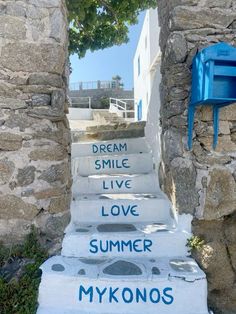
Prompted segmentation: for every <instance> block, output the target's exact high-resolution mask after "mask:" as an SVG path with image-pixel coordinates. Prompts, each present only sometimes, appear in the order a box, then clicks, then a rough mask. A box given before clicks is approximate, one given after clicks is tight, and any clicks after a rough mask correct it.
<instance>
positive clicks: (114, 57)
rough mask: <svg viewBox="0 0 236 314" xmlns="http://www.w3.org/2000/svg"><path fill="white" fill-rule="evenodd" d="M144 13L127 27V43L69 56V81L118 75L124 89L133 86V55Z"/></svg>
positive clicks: (102, 79) (108, 79) (107, 77)
mask: <svg viewBox="0 0 236 314" xmlns="http://www.w3.org/2000/svg"><path fill="white" fill-rule="evenodd" d="M144 15H145V13H144V12H142V13H141V14H140V17H139V23H138V24H137V25H134V26H131V27H130V29H129V37H130V41H129V43H128V44H124V45H121V46H114V47H112V48H108V49H104V50H99V51H96V52H93V53H92V52H90V51H89V52H87V54H86V56H85V58H83V59H79V58H78V57H77V55H73V56H71V59H70V60H71V65H72V68H73V72H72V74H71V77H70V83H76V82H81V81H83V82H87V81H97V80H101V81H110V80H111V79H112V77H113V76H115V75H117V74H118V75H119V76H121V77H122V80H123V82H124V89H132V88H133V57H134V54H135V51H136V47H137V45H138V40H139V35H140V33H141V30H142V25H143V20H144Z"/></svg>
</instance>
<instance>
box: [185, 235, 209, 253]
mask: <svg viewBox="0 0 236 314" xmlns="http://www.w3.org/2000/svg"><path fill="white" fill-rule="evenodd" d="M204 244H205V241H204V240H203V239H201V238H200V237H198V236H192V237H191V238H189V239H188V240H187V244H186V246H187V247H188V248H189V250H190V251H192V250H201V249H202V247H203V245H204Z"/></svg>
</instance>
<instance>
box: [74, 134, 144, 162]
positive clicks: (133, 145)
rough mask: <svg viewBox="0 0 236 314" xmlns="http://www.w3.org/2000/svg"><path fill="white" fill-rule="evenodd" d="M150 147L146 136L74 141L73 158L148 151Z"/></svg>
mask: <svg viewBox="0 0 236 314" xmlns="http://www.w3.org/2000/svg"><path fill="white" fill-rule="evenodd" d="M148 152H150V148H149V147H148V144H147V142H146V139H145V138H144V137H140V138H130V139H117V140H111V141H100V142H99V141H98V142H83V143H73V144H72V148H71V153H72V158H74V157H82V156H99V155H119V154H122V155H123V154H136V153H148Z"/></svg>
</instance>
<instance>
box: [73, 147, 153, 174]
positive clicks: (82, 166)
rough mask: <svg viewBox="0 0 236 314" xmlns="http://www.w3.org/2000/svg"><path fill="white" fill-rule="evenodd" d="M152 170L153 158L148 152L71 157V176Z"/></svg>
mask: <svg viewBox="0 0 236 314" xmlns="http://www.w3.org/2000/svg"><path fill="white" fill-rule="evenodd" d="M152 171H153V160H152V155H151V154H150V153H144V154H143V153H142V154H140V153H139V154H129V155H113V156H95V157H94V156H86V157H76V158H73V159H72V174H73V177H76V176H77V175H81V176H89V175H96V174H131V173H132V174H138V173H149V172H152Z"/></svg>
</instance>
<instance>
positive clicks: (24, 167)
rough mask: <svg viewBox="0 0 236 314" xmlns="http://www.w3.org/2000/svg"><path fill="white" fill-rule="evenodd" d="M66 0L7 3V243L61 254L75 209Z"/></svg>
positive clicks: (1, 114)
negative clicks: (34, 239) (29, 242)
mask: <svg viewBox="0 0 236 314" xmlns="http://www.w3.org/2000/svg"><path fill="white" fill-rule="evenodd" d="M67 30H68V23H67V10H66V4H65V1H64V0H22V1H11V0H9V1H0V155H1V158H0V170H1V171H0V172H1V174H0V199H1V201H0V203H1V205H0V236H1V240H3V242H5V243H6V244H12V243H15V242H20V241H21V240H22V238H23V237H24V235H25V234H26V233H28V232H29V231H30V226H31V225H32V224H34V225H35V226H36V227H37V228H38V229H39V230H40V231H41V234H42V236H43V238H44V239H45V241H46V242H47V243H50V246H51V247H52V249H54V248H58V247H59V244H58V243H60V240H61V238H62V235H63V232H64V229H65V226H66V225H67V223H68V221H69V213H68V212H69V207H70V195H71V194H70V189H71V172H70V129H69V124H68V121H67V118H66V113H67V111H68V108H67V96H66V95H67V78H68V67H67V60H68V34H67Z"/></svg>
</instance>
